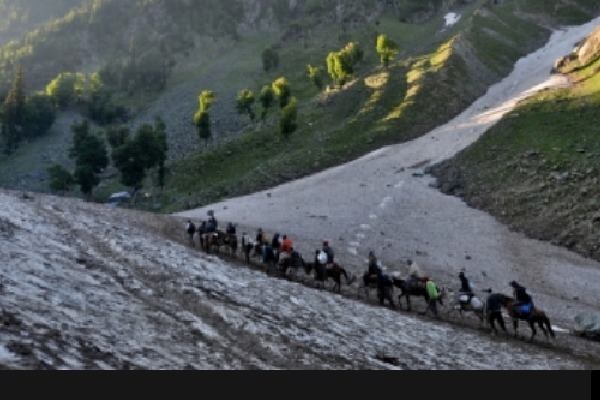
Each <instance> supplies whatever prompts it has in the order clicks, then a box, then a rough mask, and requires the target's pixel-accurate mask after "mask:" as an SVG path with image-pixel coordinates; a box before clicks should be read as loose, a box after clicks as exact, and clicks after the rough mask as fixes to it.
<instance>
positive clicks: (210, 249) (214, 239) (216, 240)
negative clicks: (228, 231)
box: [202, 232, 223, 253]
mask: <svg viewBox="0 0 600 400" xmlns="http://www.w3.org/2000/svg"><path fill="white" fill-rule="evenodd" d="M222 241H223V234H222V233H219V232H208V233H205V234H204V237H203V238H202V243H203V245H204V246H203V247H204V251H206V252H207V253H218V252H219V248H220V247H221V243H222Z"/></svg>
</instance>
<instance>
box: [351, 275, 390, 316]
mask: <svg viewBox="0 0 600 400" xmlns="http://www.w3.org/2000/svg"><path fill="white" fill-rule="evenodd" d="M362 289H364V291H365V298H366V299H367V300H369V289H377V299H378V300H379V304H381V305H383V304H384V302H385V300H386V299H387V301H388V302H389V304H390V307H392V308H395V307H396V305H395V304H394V280H393V278H390V277H388V276H387V275H384V274H368V273H366V274H364V275H363V287H362ZM359 290H361V288H360V287H359Z"/></svg>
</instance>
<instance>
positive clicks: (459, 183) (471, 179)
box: [431, 28, 600, 260]
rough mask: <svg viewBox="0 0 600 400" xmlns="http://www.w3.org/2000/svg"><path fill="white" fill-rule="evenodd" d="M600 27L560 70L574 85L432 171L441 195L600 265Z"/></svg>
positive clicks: (540, 99) (527, 106) (517, 113)
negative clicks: (599, 261) (486, 213)
mask: <svg viewBox="0 0 600 400" xmlns="http://www.w3.org/2000/svg"><path fill="white" fill-rule="evenodd" d="M599 43H600V28H598V29H596V30H595V32H593V33H592V34H591V35H590V36H589V37H588V38H587V39H586V40H585V41H583V42H582V43H580V44H579V45H578V46H577V48H576V49H575V50H574V51H573V52H572V53H571V54H570V55H565V57H564V58H563V59H562V60H557V70H558V71H560V72H561V73H565V74H567V75H568V76H569V79H570V80H571V81H572V82H573V86H571V87H569V88H565V89H558V90H553V91H546V92H543V93H541V94H539V95H538V96H536V97H534V98H532V99H529V100H527V101H526V102H523V104H521V105H520V106H519V107H518V108H517V109H515V110H514V111H513V112H512V113H510V115H508V117H507V118H506V119H505V120H503V121H501V122H500V123H499V124H498V125H497V126H495V127H493V128H492V129H490V130H489V131H488V132H486V134H485V135H484V136H483V137H482V138H481V140H480V141H479V142H477V143H476V144H473V145H472V146H471V147H469V148H468V149H466V150H464V151H463V152H461V153H460V154H459V155H457V157H455V158H454V159H452V160H449V161H447V162H445V163H442V164H440V165H438V166H436V167H435V168H432V170H431V172H432V174H434V175H435V176H436V177H438V179H439V185H440V188H441V190H442V191H444V192H445V193H448V194H452V195H456V196H459V197H461V198H462V199H464V200H465V201H466V202H467V203H468V204H469V205H471V206H473V207H476V208H479V209H482V210H485V211H487V212H489V213H490V214H491V215H493V216H495V217H496V218H498V220H499V221H501V222H502V223H504V224H506V225H508V226H509V227H510V228H511V229H514V230H516V231H519V232H523V233H525V234H527V235H528V236H530V237H533V238H536V239H541V240H546V241H550V242H552V243H554V244H557V245H559V246H564V247H566V248H569V249H571V250H573V251H575V252H577V253H579V254H582V255H584V256H586V257H591V258H594V259H596V260H600V248H599V247H598V242H599V241H600V236H599V234H598V229H597V224H598V221H599V214H598V212H599V211H598V206H599V204H598V201H597V199H598V197H599V196H600V192H599V186H598V171H600V159H599V154H600V142H599V141H598V135H597V132H598V122H600V120H599V119H598V117H597V115H598V109H599V108H600V73H599V71H600V61H599V60H600V45H599Z"/></svg>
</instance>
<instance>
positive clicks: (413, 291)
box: [392, 277, 446, 311]
mask: <svg viewBox="0 0 600 400" xmlns="http://www.w3.org/2000/svg"><path fill="white" fill-rule="evenodd" d="M392 279H393V282H394V286H395V287H397V288H398V289H400V294H399V295H398V303H400V304H402V298H403V297H404V298H405V299H406V309H407V310H408V311H411V310H412V305H411V302H410V297H411V296H420V297H423V298H424V299H425V304H429V294H428V293H427V290H426V288H425V282H423V281H422V280H418V281H416V282H411V281H409V280H405V279H401V278H396V277H394V278H392ZM438 293H439V296H438V298H437V302H438V303H439V304H440V305H441V306H443V305H444V301H443V298H444V296H445V295H446V290H445V289H444V288H441V289H440V288H439V287H438Z"/></svg>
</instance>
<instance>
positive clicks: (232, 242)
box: [219, 233, 238, 257]
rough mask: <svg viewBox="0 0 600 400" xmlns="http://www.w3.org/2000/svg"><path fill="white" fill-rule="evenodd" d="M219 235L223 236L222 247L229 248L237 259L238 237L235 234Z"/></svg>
mask: <svg viewBox="0 0 600 400" xmlns="http://www.w3.org/2000/svg"><path fill="white" fill-rule="evenodd" d="M219 235H220V236H222V242H221V245H222V246H225V247H226V248H229V252H230V254H231V255H232V256H233V257H235V254H236V252H237V248H238V239H237V235H236V234H235V233H225V234H223V233H220V234H219Z"/></svg>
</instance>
